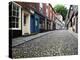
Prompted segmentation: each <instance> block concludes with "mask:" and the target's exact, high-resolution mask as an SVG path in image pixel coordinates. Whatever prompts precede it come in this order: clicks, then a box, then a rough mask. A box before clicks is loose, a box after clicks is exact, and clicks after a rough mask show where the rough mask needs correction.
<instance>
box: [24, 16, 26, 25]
mask: <svg viewBox="0 0 80 60" xmlns="http://www.w3.org/2000/svg"><path fill="white" fill-rule="evenodd" d="M25 25H26V15H24V26H25Z"/></svg>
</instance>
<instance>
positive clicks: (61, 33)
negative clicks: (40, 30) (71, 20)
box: [12, 30, 78, 58]
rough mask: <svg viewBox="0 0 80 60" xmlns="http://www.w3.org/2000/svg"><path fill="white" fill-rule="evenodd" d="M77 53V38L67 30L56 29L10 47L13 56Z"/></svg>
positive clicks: (25, 56)
mask: <svg viewBox="0 0 80 60" xmlns="http://www.w3.org/2000/svg"><path fill="white" fill-rule="evenodd" d="M77 54H78V38H75V37H73V36H72V34H71V33H69V32H68V31H67V30H57V31H52V32H51V33H49V34H47V35H45V36H42V37H40V38H37V39H33V40H31V41H27V42H25V43H23V44H21V45H18V46H15V47H13V48H12V57H13V58H27V57H42V56H62V55H77Z"/></svg>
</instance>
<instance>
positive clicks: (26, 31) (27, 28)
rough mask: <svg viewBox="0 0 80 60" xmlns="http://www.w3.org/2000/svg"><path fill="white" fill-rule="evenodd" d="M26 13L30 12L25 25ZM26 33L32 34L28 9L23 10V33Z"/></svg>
mask: <svg viewBox="0 0 80 60" xmlns="http://www.w3.org/2000/svg"><path fill="white" fill-rule="evenodd" d="M24 13H25V14H28V16H26V24H25V26H24ZM25 33H28V34H30V14H29V13H28V12H27V11H24V10H23V11H22V35H24V34H25Z"/></svg>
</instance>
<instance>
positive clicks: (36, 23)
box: [9, 1, 55, 38]
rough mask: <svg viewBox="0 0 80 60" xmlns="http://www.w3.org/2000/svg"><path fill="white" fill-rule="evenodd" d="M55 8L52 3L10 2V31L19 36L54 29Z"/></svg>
mask: <svg viewBox="0 0 80 60" xmlns="http://www.w3.org/2000/svg"><path fill="white" fill-rule="evenodd" d="M54 12H55V11H54V9H53V8H52V6H51V4H48V3H47V4H46V3H30V2H18V1H12V2H9V33H10V36H11V37H12V38H13V37H18V36H22V35H30V34H34V33H39V32H44V31H49V30H54V27H55V23H54Z"/></svg>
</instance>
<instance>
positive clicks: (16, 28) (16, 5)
mask: <svg viewBox="0 0 80 60" xmlns="http://www.w3.org/2000/svg"><path fill="white" fill-rule="evenodd" d="M11 3H12V9H11V11H9V13H10V12H11V13H12V15H11V16H10V15H9V25H10V24H12V23H13V22H12V21H11V22H10V17H11V19H12V18H15V21H14V23H15V27H13V26H11V27H10V26H9V29H11V30H20V29H21V28H20V26H19V20H20V18H21V17H20V13H19V12H20V8H21V6H20V5H18V4H17V3H15V2H11ZM13 5H15V7H16V10H14V9H13ZM17 9H18V10H17ZM13 11H14V12H16V15H13ZM17 14H18V15H17ZM17 25H18V26H17Z"/></svg>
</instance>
